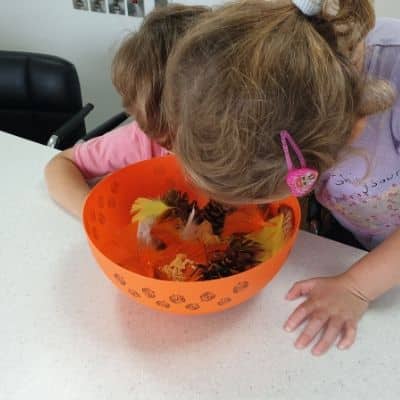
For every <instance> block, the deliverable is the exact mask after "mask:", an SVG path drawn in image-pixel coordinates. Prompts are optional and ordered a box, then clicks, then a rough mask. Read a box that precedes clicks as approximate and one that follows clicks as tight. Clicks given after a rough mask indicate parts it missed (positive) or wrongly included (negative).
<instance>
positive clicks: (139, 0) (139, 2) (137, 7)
mask: <svg viewBox="0 0 400 400" xmlns="http://www.w3.org/2000/svg"><path fill="white" fill-rule="evenodd" d="M128 15H130V16H131V17H139V18H143V17H144V1H143V0H128Z"/></svg>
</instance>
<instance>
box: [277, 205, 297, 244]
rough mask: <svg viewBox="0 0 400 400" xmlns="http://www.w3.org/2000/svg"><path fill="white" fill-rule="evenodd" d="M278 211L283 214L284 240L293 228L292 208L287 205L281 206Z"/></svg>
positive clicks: (288, 237)
mask: <svg viewBox="0 0 400 400" xmlns="http://www.w3.org/2000/svg"><path fill="white" fill-rule="evenodd" d="M278 212H279V213H280V214H283V224H282V229H283V235H284V237H285V240H288V239H290V237H291V235H292V232H293V228H294V214H293V210H292V209H291V208H290V207H288V206H281V207H279V210H278Z"/></svg>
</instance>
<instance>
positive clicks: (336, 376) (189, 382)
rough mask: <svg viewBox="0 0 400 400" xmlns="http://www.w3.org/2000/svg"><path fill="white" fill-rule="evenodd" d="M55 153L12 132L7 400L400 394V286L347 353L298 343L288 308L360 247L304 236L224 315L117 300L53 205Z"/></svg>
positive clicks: (1, 274) (0, 373) (3, 270)
mask: <svg viewBox="0 0 400 400" xmlns="http://www.w3.org/2000/svg"><path fill="white" fill-rule="evenodd" d="M53 154H55V153H54V151H53V150H51V149H48V148H46V147H44V146H40V145H37V144H34V143H30V142H27V141H24V140H21V139H18V138H15V137H13V136H11V135H6V134H2V133H0V171H1V172H0V173H1V189H0V210H1V211H0V215H1V228H0V324H1V325H0V399H1V400H22V399H24V400H25V399H40V400H47V399H49V400H50V399H51V400H53V399H57V400H64V399H65V400H75V399H77V400H92V399H93V400H103V399H110V400H111V399H113V400H125V399H129V400H132V399H133V400H144V399H149V400H164V399H166V400H179V399H182V400H192V399H193V400H194V399H206V400H220V399H223V400H236V399H241V400H242V399H263V400H264V399H273V400H280V399H291V400H292V399H296V400H297V399H307V400H312V399H324V400H327V399H328V400H329V399H340V400H343V399H351V400H358V399H362V400H368V399H371V400H372V399H374V400H376V399H379V400H385V399H388V400H389V399H390V400H392V399H395V398H397V397H398V396H399V394H400V379H399V377H400V312H399V309H400V291H393V292H392V293H390V294H389V295H387V296H385V297H384V298H383V299H381V300H380V301H379V302H377V303H376V304H375V305H374V306H373V307H372V309H371V310H370V311H369V312H368V313H367V314H366V316H365V317H364V319H363V320H362V323H361V324H360V331H359V338H358V340H357V343H356V345H355V346H354V348H353V349H352V350H350V351H347V352H340V351H338V350H336V349H333V350H331V351H330V352H329V353H328V354H327V355H326V356H324V357H322V358H315V357H312V356H311V355H310V353H309V351H307V350H306V351H298V350H295V349H294V347H293V346H292V342H293V341H294V339H295V334H287V333H286V332H284V331H283V329H282V325H283V323H284V321H285V319H286V318H287V317H288V315H289V313H290V312H291V310H292V309H293V307H294V304H290V303H287V302H286V301H285V300H284V295H285V293H286V291H287V290H288V289H289V288H290V286H291V284H292V283H293V282H295V281H296V280H299V279H305V278H309V277H314V276H318V275H329V274H335V273H338V272H340V271H342V270H343V269H345V268H346V267H348V266H349V265H351V264H352V262H354V261H355V260H357V258H358V257H360V255H361V254H362V253H361V252H360V251H358V250H355V249H352V248H350V247H346V246H342V245H340V244H337V243H334V242H330V241H327V240H324V239H321V238H317V237H315V236H311V235H309V234H306V233H301V234H300V237H299V240H298V243H297V245H296V248H295V250H294V251H293V253H292V255H291V257H290V259H289V261H288V262H287V265H286V266H285V267H284V268H283V270H282V271H281V273H280V274H279V275H278V276H277V277H276V278H275V279H274V280H273V281H272V283H271V284H270V285H269V286H268V287H267V288H266V289H265V290H264V291H263V292H262V293H261V294H260V295H258V296H257V297H256V298H254V299H253V300H251V301H249V302H248V303H246V304H244V305H242V306H239V307H237V308H235V309H232V310H230V311H227V312H224V313H222V314H214V315H211V316H200V317H181V316H173V315H168V314H162V313H158V312H155V311H152V310H148V309H146V308H144V307H143V306H141V305H139V304H136V303H135V302H133V301H132V300H130V299H129V298H127V297H125V296H124V295H123V294H121V293H120V292H118V291H117V289H116V288H115V287H114V286H113V285H112V284H111V283H110V282H109V281H108V280H107V279H106V278H105V276H104V275H103V273H102V272H101V270H100V269H99V268H98V267H97V266H96V264H95V261H94V259H93V258H92V256H91V254H90V253H89V249H88V246H87V245H86V241H85V236H84V233H83V230H82V228H81V226H80V223H79V222H78V221H77V220H75V219H73V218H72V217H70V216H68V215H67V214H65V213H64V212H63V211H62V210H60V209H59V208H58V207H57V206H55V205H54V204H53V203H52V201H51V200H50V199H49V197H48V196H47V193H46V189H45V185H44V181H43V167H44V165H45V163H46V162H47V161H48V160H49V159H50V157H51V156H52V155H53Z"/></svg>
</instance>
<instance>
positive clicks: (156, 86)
mask: <svg viewBox="0 0 400 400" xmlns="http://www.w3.org/2000/svg"><path fill="white" fill-rule="evenodd" d="M207 11H209V9H208V8H207V7H202V6H184V5H180V4H172V5H168V6H165V7H157V8H156V9H155V10H154V11H152V12H151V13H149V14H148V15H147V16H146V17H145V18H144V20H143V23H142V25H141V27H140V29H139V30H138V31H137V32H134V33H132V34H130V35H129V36H127V38H126V39H125V40H124V41H123V43H122V44H121V46H120V47H119V49H118V51H117V53H116V55H115V57H114V60H113V65H112V81H113V84H114V86H115V87H116V89H117V91H118V92H119V94H120V95H121V96H122V102H123V106H124V107H125V109H126V110H127V111H128V112H129V113H132V114H133V116H134V117H135V118H136V120H137V121H138V123H139V125H140V127H141V128H142V129H143V130H144V131H145V132H146V133H147V134H148V135H149V136H151V137H154V138H157V137H162V136H164V135H165V134H166V132H167V131H168V130H167V124H166V119H165V116H164V114H163V112H162V111H161V97H162V91H163V88H164V81H165V69H166V64H167V60H168V57H169V55H170V53H171V51H172V49H173V48H174V46H175V44H176V43H177V41H178V40H179V39H180V38H181V36H182V35H183V34H184V33H185V32H186V31H187V30H188V29H189V27H190V26H192V25H193V24H194V22H195V21H197V19H198V18H199V17H200V15H202V14H204V13H205V12H207Z"/></svg>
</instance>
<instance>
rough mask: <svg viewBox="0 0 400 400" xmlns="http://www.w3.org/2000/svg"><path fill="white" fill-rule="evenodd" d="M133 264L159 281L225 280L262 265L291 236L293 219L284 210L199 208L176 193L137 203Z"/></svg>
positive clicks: (214, 205) (210, 203) (269, 207)
mask: <svg viewBox="0 0 400 400" xmlns="http://www.w3.org/2000/svg"><path fill="white" fill-rule="evenodd" d="M131 215H132V223H134V224H136V223H137V224H138V228H137V236H138V237H137V239H138V252H137V254H138V258H139V261H140V264H141V265H144V266H145V268H144V271H146V272H145V273H144V275H146V276H148V277H151V278H156V279H159V280H165V281H181V282H193V281H204V280H213V279H218V278H225V277H229V276H232V275H236V274H239V273H241V272H244V271H248V270H249V269H251V268H253V267H255V266H256V265H258V264H260V263H263V262H265V261H266V260H268V259H269V258H271V257H272V256H274V254H276V253H277V252H278V251H279V250H280V249H281V248H282V246H283V245H284V244H285V242H286V241H287V240H288V239H289V238H290V237H291V236H292V234H293V230H294V213H293V210H292V209H291V208H290V207H288V206H286V205H279V206H276V205H273V204H270V205H248V206H240V207H234V206H228V205H224V204H221V203H218V202H216V201H214V200H210V201H208V203H207V204H205V206H204V207H202V208H201V207H200V206H199V204H198V203H197V201H195V200H191V199H190V198H189V195H188V194H187V193H185V192H181V191H178V190H169V191H167V192H166V193H165V194H164V195H163V196H161V197H159V198H143V197H140V198H137V199H136V200H135V202H134V203H133V205H132V208H131Z"/></svg>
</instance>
